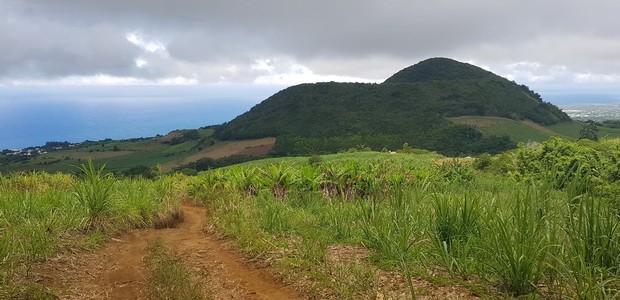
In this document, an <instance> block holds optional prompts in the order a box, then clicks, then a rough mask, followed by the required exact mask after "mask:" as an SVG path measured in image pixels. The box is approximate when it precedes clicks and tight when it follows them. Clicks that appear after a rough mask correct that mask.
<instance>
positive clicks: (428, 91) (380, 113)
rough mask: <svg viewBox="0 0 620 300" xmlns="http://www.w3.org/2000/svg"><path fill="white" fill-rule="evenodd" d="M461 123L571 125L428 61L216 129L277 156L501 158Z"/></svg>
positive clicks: (451, 66) (276, 102) (500, 145)
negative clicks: (396, 152) (388, 152)
mask: <svg viewBox="0 0 620 300" xmlns="http://www.w3.org/2000/svg"><path fill="white" fill-rule="evenodd" d="M458 116H495V117H503V118H509V119H513V120H531V121H533V122H535V123H538V124H540V125H550V124H556V123H560V122H564V121H570V117H568V115H566V114H565V113H564V112H562V111H561V110H560V109H558V108H557V107H555V106H554V105H552V104H550V103H546V102H544V101H542V99H541V98H540V96H539V95H538V94H536V93H534V92H533V91H531V90H530V89H529V88H527V87H526V86H524V85H518V84H516V83H514V82H511V81H509V80H506V79H505V78H502V77H500V76H497V75H495V74H493V73H491V72H488V71H486V70H483V69H481V68H479V67H476V66H473V65H470V64H466V63H461V62H458V61H455V60H452V59H447V58H431V59H428V60H425V61H422V62H420V63H418V64H416V65H413V66H411V67H408V68H405V69H403V70H401V71H399V72H398V73H396V74H394V75H393V76H392V77H390V78H388V79H387V80H386V81H385V82H384V83H382V84H361V83H335V82H328V83H317V84H302V85H297V86H293V87H290V88H287V89H285V90H283V91H280V92H278V93H276V94H275V95H273V96H271V97H269V98H268V99H266V100H264V101H263V102H261V103H260V104H258V105H256V106H254V107H253V108H252V109H250V111H248V112H246V113H244V114H242V115H240V116H238V117H237V118H235V119H233V120H232V121H230V122H228V123H224V124H222V125H221V126H219V127H218V128H217V129H216V132H215V136H216V137H218V138H220V139H224V140H231V139H250V138H263V137H269V136H272V137H274V136H275V137H277V141H276V146H275V148H274V151H275V154H279V155H292V154H312V153H327V152H334V151H338V150H342V149H348V148H350V147H362V146H364V147H371V148H373V149H375V150H381V148H383V147H385V148H388V149H395V148H400V147H401V146H402V145H403V143H408V144H409V145H411V146H413V147H418V148H423V149H429V150H434V151H439V152H441V153H443V154H448V155H459V154H475V153H481V152H498V151H503V150H506V149H508V148H510V147H513V146H514V142H513V141H511V140H510V139H509V138H507V137H498V136H488V135H487V136H484V135H483V134H482V133H481V132H479V131H478V130H477V129H475V128H474V127H473V126H470V125H466V124H457V123H454V122H452V121H450V120H448V118H451V117H458Z"/></svg>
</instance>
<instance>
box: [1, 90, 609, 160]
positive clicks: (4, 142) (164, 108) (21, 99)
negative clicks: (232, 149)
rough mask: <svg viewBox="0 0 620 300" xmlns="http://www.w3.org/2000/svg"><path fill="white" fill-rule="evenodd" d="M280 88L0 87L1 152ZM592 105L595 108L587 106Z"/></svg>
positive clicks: (194, 117) (87, 136)
mask: <svg viewBox="0 0 620 300" xmlns="http://www.w3.org/2000/svg"><path fill="white" fill-rule="evenodd" d="M284 88H285V87H284V86H234V85H220V86H218V85H212V86H130V87H122V86H121V87H119V86H111V87H101V86H88V87H53V86H42V87H38V86H37V87H33V86H30V87H23V86H16V87H7V86H0V151H2V150H5V149H23V148H29V147H37V146H43V145H44V144H45V143H46V142H65V141H67V142H70V143H80V142H83V141H87V140H90V141H98V140H104V139H114V140H120V139H133V138H148V137H154V136H156V135H158V134H159V135H165V134H167V133H169V132H171V131H174V130H181V129H196V128H200V127H205V126H210V125H218V124H222V123H224V122H228V121H230V120H232V119H233V118H235V117H236V116H238V115H240V114H242V113H244V112H246V111H248V110H249V109H250V108H251V107H252V106H254V105H256V104H258V103H260V102H261V101H263V100H265V99H267V98H268V97H270V96H271V95H273V94H275V93H276V92H278V91H279V90H282V89H284ZM542 94H543V98H544V99H545V101H548V102H551V103H553V104H555V105H557V106H558V107H560V108H563V109H565V110H570V111H567V112H568V113H569V115H570V114H571V113H573V115H572V116H571V117H575V116H579V114H581V115H583V111H587V112H588V113H589V114H590V115H592V114H594V115H596V114H597V111H600V109H599V110H597V109H596V107H597V106H598V108H600V107H601V106H600V104H601V103H603V104H606V105H607V106H606V107H615V108H616V109H617V111H615V112H612V113H610V114H608V115H610V116H620V100H618V98H617V97H615V96H611V97H610V96H607V95H597V94H558V93H553V94H550V95H548V96H545V95H544V93H542ZM589 106H592V107H594V109H589Z"/></svg>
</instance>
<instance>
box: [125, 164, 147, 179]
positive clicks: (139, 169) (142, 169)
mask: <svg viewBox="0 0 620 300" xmlns="http://www.w3.org/2000/svg"><path fill="white" fill-rule="evenodd" d="M123 175H125V176H127V177H143V178H148V179H153V178H155V172H153V170H152V169H151V168H149V167H147V166H145V165H137V166H134V167H132V168H131V169H129V170H127V171H125V172H123Z"/></svg>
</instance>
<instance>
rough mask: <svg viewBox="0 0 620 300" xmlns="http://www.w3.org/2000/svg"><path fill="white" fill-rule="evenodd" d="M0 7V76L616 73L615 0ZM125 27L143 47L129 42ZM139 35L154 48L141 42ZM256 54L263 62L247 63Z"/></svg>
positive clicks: (236, 78) (7, 1)
mask: <svg viewBox="0 0 620 300" xmlns="http://www.w3.org/2000/svg"><path fill="white" fill-rule="evenodd" d="M0 7H4V8H6V9H3V10H2V12H0V18H2V21H0V43H1V44H2V45H9V46H8V47H2V48H0V81H7V82H10V81H11V80H13V79H27V78H31V77H32V78H34V77H37V78H50V79H53V78H57V77H61V76H89V75H94V74H107V75H110V76H118V77H136V78H144V79H147V80H148V79H153V80H156V79H159V78H174V77H183V78H187V79H193V80H197V81H198V82H204V83H210V82H220V81H227V82H239V83H251V82H254V81H255V80H257V78H263V79H265V78H266V77H265V76H271V77H269V78H275V77H274V76H280V75H282V76H284V77H286V76H291V75H295V76H294V77H295V78H320V76H321V75H337V76H349V77H357V78H366V79H383V78H385V77H387V76H389V75H391V74H392V73H394V72H395V71H397V70H399V69H401V68H403V67H406V66H408V65H410V64H413V63H415V62H417V61H419V60H421V59H425V58H428V57H434V56H448V57H454V58H456V59H460V60H465V61H471V62H475V63H476V64H479V65H482V66H487V67H488V68H490V69H491V70H492V71H495V72H498V73H500V74H502V75H506V76H509V77H512V78H515V79H519V80H521V81H522V82H525V83H528V82H534V83H536V82H541V81H545V80H546V81H549V82H551V81H557V82H566V83H567V84H570V83H573V82H579V80H576V79H575V78H578V77H579V76H581V77H579V78H581V79H580V80H582V82H583V78H584V76H586V77H587V75H588V74H590V77H589V78H591V80H599V81H605V80H606V81H608V82H613V81H614V79H613V78H617V80H618V82H620V72H619V71H618V70H619V68H620V57H619V56H618V55H617V53H620V31H618V30H617V28H618V27H620V26H619V25H620V21H618V18H617V12H618V11H620V2H618V1H613V0H605V1H603V0H593V1H588V2H587V3H586V2H583V1H572V0H569V1H561V2H560V1H533V0H525V1H516V0H513V1H501V2H496V1H494V2H491V1H482V0H469V1H449V0H438V1H406V0H392V1H376V0H373V1H371V0H358V1H327V0H315V1H301V0H291V1H275V0H268V1H244V0H231V1H194V0H178V1H168V0H122V1H121V0H108V1H99V0H81V1H72V0H47V1H35V0H23V1H19V2H18V1H11V0H0ZM131 33H134V34H135V35H136V36H137V37H139V38H140V39H141V40H140V42H142V43H144V45H139V44H136V43H132V42H131V41H128V39H127V36H128V34H131ZM148 43H151V44H157V45H162V47H163V48H162V49H159V50H156V51H150V50H149V48H148V45H147V46H145V45H146V44H148ZM151 50H152V49H151ZM265 60H270V61H271V64H272V67H271V68H256V64H257V62H260V61H265ZM517 63H524V64H523V65H521V69H518V68H515V64H517ZM526 65H527V66H530V68H529V69H528V70H523V66H526ZM534 65H537V66H538V67H535V68H534V67H532V66H534ZM252 66H254V67H252ZM304 68H305V69H304ZM304 70H305V71H304ZM558 70H561V72H560V71H558ZM300 72H301V73H303V72H306V73H305V74H306V75H308V76H306V75H304V76H305V77H304V76H298V75H299V73H300ZM310 73H312V74H313V76H314V77H313V76H309V74H310ZM261 76H262V77H261Z"/></svg>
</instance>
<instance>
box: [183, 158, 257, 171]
mask: <svg viewBox="0 0 620 300" xmlns="http://www.w3.org/2000/svg"><path fill="white" fill-rule="evenodd" d="M255 159H258V158H257V157H253V156H228V157H223V158H219V159H213V158H210V157H205V158H201V159H199V160H197V161H196V162H193V163H190V164H187V165H184V166H181V167H179V168H178V170H179V171H183V170H186V169H192V170H196V171H206V170H209V169H216V168H221V167H226V166H230V165H235V164H240V163H243V162H246V161H250V160H255Z"/></svg>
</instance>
